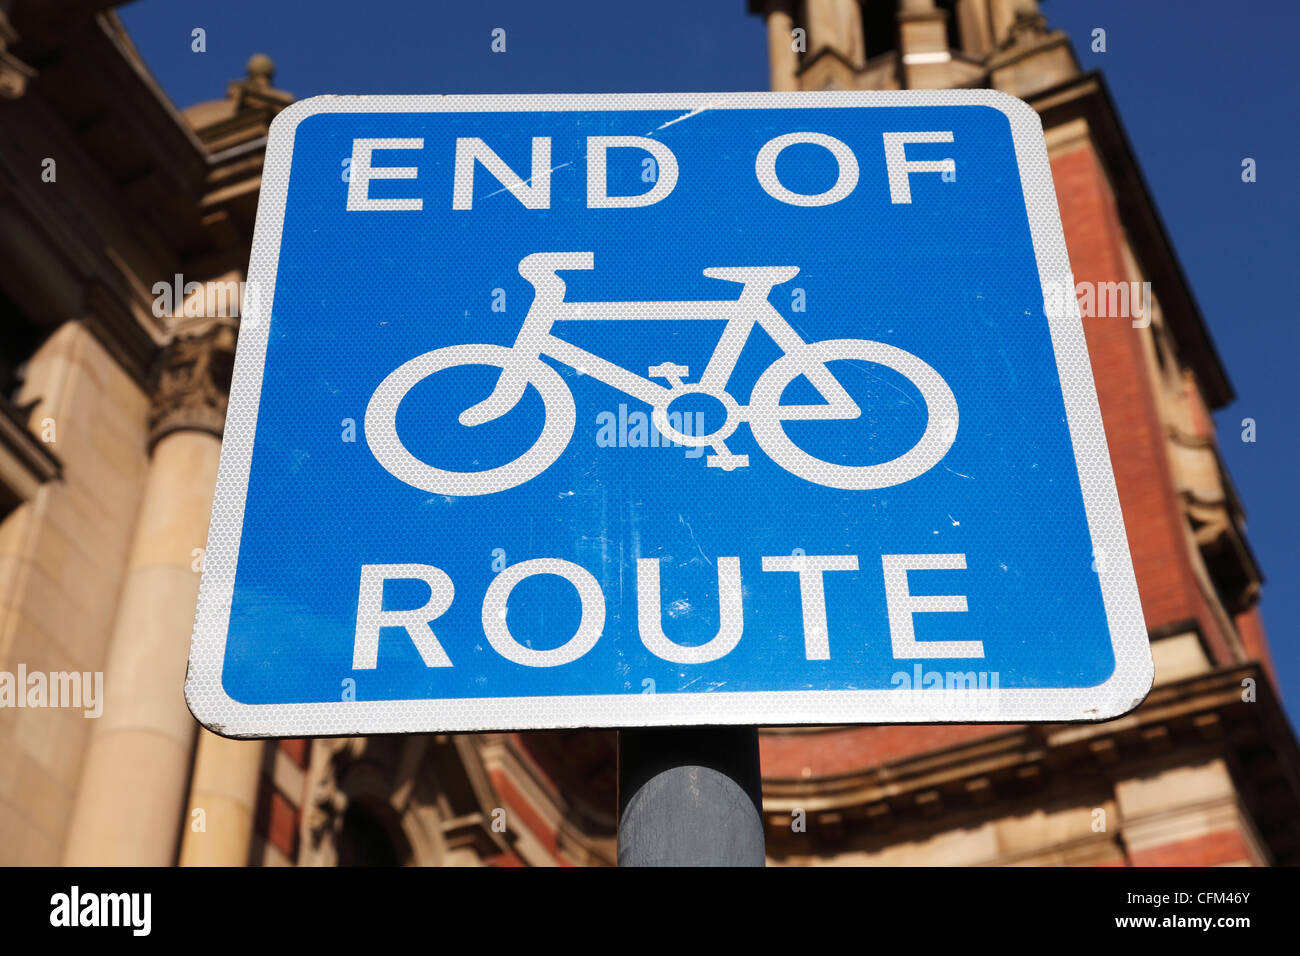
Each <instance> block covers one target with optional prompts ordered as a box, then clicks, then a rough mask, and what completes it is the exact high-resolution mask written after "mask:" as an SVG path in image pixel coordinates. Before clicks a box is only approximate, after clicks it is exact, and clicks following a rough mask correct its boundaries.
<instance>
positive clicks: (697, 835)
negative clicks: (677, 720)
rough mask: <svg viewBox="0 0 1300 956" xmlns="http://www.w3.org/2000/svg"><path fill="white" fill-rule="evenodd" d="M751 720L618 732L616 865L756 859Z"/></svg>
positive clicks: (759, 848)
mask: <svg viewBox="0 0 1300 956" xmlns="http://www.w3.org/2000/svg"><path fill="white" fill-rule="evenodd" d="M762 805H763V803H762V788H761V782H760V776H759V766H758V728H756V727H649V728H642V729H634V730H620V731H619V732H618V865H619V866H762V865H763V860H764V843H763V814H762Z"/></svg>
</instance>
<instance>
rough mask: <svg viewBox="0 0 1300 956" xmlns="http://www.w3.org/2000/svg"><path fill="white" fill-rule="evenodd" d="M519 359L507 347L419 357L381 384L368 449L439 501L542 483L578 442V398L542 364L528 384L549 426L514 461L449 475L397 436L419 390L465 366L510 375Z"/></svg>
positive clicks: (370, 416)
mask: <svg viewBox="0 0 1300 956" xmlns="http://www.w3.org/2000/svg"><path fill="white" fill-rule="evenodd" d="M518 360H519V357H518V356H517V355H516V354H515V353H514V352H513V351H512V350H511V349H508V348H506V347H504V346H501V345H480V344H470V345H450V346H448V347H446V348H441V349H435V350H434V351H432V352H425V353H424V354H423V355H417V356H416V357H415V358H413V359H411V360H410V361H409V362H406V363H405V364H403V365H400V366H398V367H397V368H396V369H394V370H393V371H392V372H391V373H389V375H388V377H387V378H385V379H384V380H383V381H382V382H380V383H379V387H378V388H377V389H375V393H374V395H372V396H371V397H370V402H369V404H368V405H367V406H366V443H367V444H369V445H370V453H371V454H372V455H374V456H375V460H376V461H378V462H379V464H381V465H383V467H384V469H385V470H386V471H387V472H388V473H389V474H391V475H392V476H393V477H394V478H396V479H398V480H399V481H403V482H405V483H406V484H408V485H410V486H411V487H412V488H419V489H421V490H423V491H431V492H433V493H434V494H439V495H490V494H494V493H495V492H498V491H505V490H506V489H508V488H514V487H516V486H518V485H522V484H523V483H524V482H526V481H530V480H531V479H533V478H536V477H537V476H538V475H540V474H541V473H542V472H544V471H545V470H546V469H547V468H549V467H550V466H551V465H552V464H554V463H555V460H556V459H557V458H559V457H560V455H561V454H562V453H563V452H564V449H565V448H566V447H567V446H568V444H569V439H571V438H572V437H573V427H574V424H575V422H576V420H577V416H576V413H575V410H574V406H573V393H572V392H570V391H569V387H568V386H567V385H565V384H564V379H562V378H560V376H559V373H557V372H556V371H555V369H553V368H551V367H550V366H549V365H547V364H546V363H545V362H543V361H541V360H540V359H534V360H533V363H532V365H531V366H530V368H529V369H528V383H529V384H530V385H532V386H533V387H534V388H535V389H537V391H538V393H539V394H540V395H541V396H542V404H543V406H544V407H545V411H546V422H545V424H544V425H543V426H542V433H541V434H540V435H538V436H537V440H536V441H535V442H534V443H533V445H532V447H531V448H529V449H528V451H526V452H524V454H522V455H520V456H519V457H518V458H516V459H515V460H514V461H512V462H509V463H508V464H505V465H501V466H499V467H497V468H487V469H484V470H483V471H448V470H446V469H443V468H435V467H434V466H433V465H430V464H428V463H427V462H423V461H421V460H420V459H418V458H416V457H415V456H414V455H412V454H411V453H410V452H409V451H407V450H406V446H405V445H403V444H402V439H401V438H400V437H398V434H397V409H398V407H399V406H400V405H401V404H402V399H404V398H405V397H406V394H407V392H409V391H410V390H411V389H412V388H413V387H414V386H415V385H416V384H418V383H419V382H422V381H424V379H426V378H428V377H429V376H430V375H434V374H436V373H438V372H441V371H444V370H446V369H450V368H455V367H457V366H460V365H491V366H495V367H497V368H500V369H502V370H503V371H504V369H505V368H506V366H507V363H513V362H517V361H518Z"/></svg>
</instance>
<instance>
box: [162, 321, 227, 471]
mask: <svg viewBox="0 0 1300 956" xmlns="http://www.w3.org/2000/svg"><path fill="white" fill-rule="evenodd" d="M236 338H237V333H236V331H235V327H234V326H233V325H231V324H226V323H219V324H215V325H213V326H211V327H210V328H208V329H207V331H205V332H202V333H200V334H198V335H191V336H185V337H184V338H177V339H175V340H173V341H172V343H171V344H170V345H168V346H167V347H166V348H165V349H164V350H163V353H162V357H161V360H160V362H159V366H158V374H157V384H156V386H155V388H154V393H153V407H152V408H151V409H150V414H149V444H150V446H151V447H152V446H153V445H155V444H157V443H158V440H159V439H161V438H162V437H163V436H164V435H167V434H170V433H171V432H174V431H181V430H185V429H193V430H198V431H207V432H211V433H212V434H214V435H217V436H218V437H220V435H221V431H222V428H223V426H224V425H225V421H226V404H227V402H228V401H229V398H230V376H231V373H232V372H233V370H234V362H235V340H236Z"/></svg>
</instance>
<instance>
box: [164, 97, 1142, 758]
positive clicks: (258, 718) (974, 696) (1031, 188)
mask: <svg viewBox="0 0 1300 956" xmlns="http://www.w3.org/2000/svg"><path fill="white" fill-rule="evenodd" d="M969 105H978V106H987V107H991V108H993V109H996V110H998V111H1000V112H1002V113H1003V114H1005V115H1006V117H1007V119H1008V120H1009V121H1010V125H1011V132H1012V136H1013V140H1014V143H1015V149H1016V156H1017V160H1018V162H1019V166H1020V177H1021V185H1022V187H1023V190H1024V195H1025V206H1026V210H1027V212H1028V216H1029V226H1030V232H1031V235H1032V238H1033V244H1034V253H1035V256H1036V257H1037V260H1038V270H1039V277H1040V279H1041V281H1042V284H1043V285H1044V287H1047V286H1048V284H1049V283H1054V286H1052V287H1054V288H1057V289H1073V288H1074V279H1073V275H1072V274H1071V271H1070V265H1069V257H1068V253H1067V251H1066V247H1065V237H1064V234H1063V233H1062V230H1061V224H1060V214H1059V212H1058V210H1057V203H1056V192H1055V189H1054V187H1053V184H1052V177H1051V167H1050V165H1049V162H1048V157H1047V148H1046V145H1045V142H1044V139H1043V132H1042V124H1041V121H1040V120H1039V117H1038V114H1037V113H1036V112H1035V111H1034V110H1033V108H1032V107H1030V106H1029V105H1028V104H1026V103H1025V102H1023V101H1022V100H1019V99H1016V98H1015V97H1013V96H1009V95H1008V94H1005V93H1002V92H999V91H996V90H987V89H971V90H902V91H889V92H883V91H827V92H798V93H636V94H545V95H522V94H521V95H503V96H316V97H312V98H310V99H305V100H299V101H298V102H296V103H294V104H292V105H291V106H289V107H288V108H287V109H285V110H284V111H283V112H282V113H280V115H279V116H278V117H277V118H276V119H275V121H274V122H273V123H272V124H271V130H270V134H269V136H268V140H267V147H266V161H265V166H264V170H263V176H262V188H261V196H260V198H259V201H258V208H257V224H256V227H255V230H254V235H253V252H252V258H251V261H250V263H249V271H248V287H249V288H250V289H256V290H257V291H258V295H257V296H256V297H250V298H249V301H248V302H247V303H246V307H247V308H246V310H245V311H244V313H243V318H242V319H241V327H240V332H239V345H238V348H237V353H236V357H235V369H234V376H233V380H232V384H231V391H230V396H231V400H230V411H229V412H228V413H227V418H226V426H225V437H224V439H223V442H222V448H221V464H220V469H219V472H218V477H217V488H216V494H215V496H214V500H213V510H212V522H211V525H210V527H209V532H208V547H207V550H206V552H205V554H204V563H203V578H202V583H201V585H200V589H199V600H198V609H197V613H196V615H195V627H194V635H193V639H192V641H191V644H190V659H189V669H188V672H187V675H186V680H185V700H186V703H187V704H188V705H189V708H190V711H191V713H192V714H193V715H194V717H195V718H196V719H197V720H198V721H199V722H200V723H201V724H202V725H203V726H205V727H207V728H208V729H209V730H211V731H213V732H215V733H218V734H220V735H222V736H226V737H237V738H255V737H303V736H338V735H350V734H380V733H437V732H454V731H478V730H494V731H505V730H540V729H561V728H577V727H593V728H594V727H637V726H674V725H700V726H702V725H713V724H750V725H763V726H783V725H800V724H809V725H828V724H902V723H1026V722H1052V723H1065V722H1077V721H1098V720H1108V719H1111V718H1114V717H1118V716H1121V715H1123V714H1126V713H1128V712H1129V711H1131V710H1133V709H1134V708H1136V707H1137V706H1138V705H1139V704H1140V703H1141V702H1142V700H1143V699H1144V698H1145V697H1146V695H1147V694H1148V693H1149V692H1150V689H1151V686H1152V681H1153V676H1154V671H1153V666H1152V661H1151V651H1150V645H1149V643H1148V639H1147V630H1146V624H1145V622H1144V620H1143V616H1142V606H1141V602H1140V600H1139V597H1138V590H1137V582H1136V579H1135V577H1134V574H1133V565H1132V558H1131V556H1130V553H1129V546H1128V539H1127V537H1126V536H1125V532H1124V523H1123V517H1122V515H1121V513H1120V507H1119V498H1118V494H1117V492H1116V488H1115V479H1114V473H1113V471H1112V469H1111V464H1110V454H1109V450H1108V447H1107V444H1106V436H1105V432H1104V430H1103V428H1102V420H1101V412H1100V409H1099V407H1098V404H1097V395H1096V389H1095V386H1094V383H1093V377H1092V368H1091V364H1090V362H1089V358H1088V351H1087V345H1086V343H1085V340H1084V334H1083V324H1082V320H1081V318H1080V315H1079V310H1078V304H1077V302H1076V301H1075V299H1074V297H1073V296H1072V295H1067V296H1064V297H1063V298H1064V299H1066V300H1067V301H1066V303H1065V304H1066V312H1065V314H1063V315H1057V316H1054V317H1051V318H1049V325H1050V328H1051V333H1052V344H1053V348H1054V351H1055V355H1056V364H1057V370H1058V374H1059V376H1060V381H1061V390H1062V395H1063V397H1064V403H1065V410H1066V416H1067V419H1068V423H1069V430H1070V437H1071V439H1072V441H1073V445H1074V449H1075V458H1076V465H1077V467H1078V474H1079V480H1080V485H1081V488H1082V492H1083V499H1084V508H1085V511H1086V513H1087V518H1088V526H1089V530H1090V531H1091V534H1092V542H1093V550H1094V554H1095V555H1097V561H1096V564H1095V567H1096V571H1097V574H1098V575H1099V577H1100V584H1101V592H1102V599H1103V601H1104V604H1105V609H1106V618H1107V622H1108V624H1109V627H1110V633H1111V641H1112V647H1113V650H1114V655H1115V670H1114V672H1113V673H1112V674H1111V676H1110V677H1109V678H1108V679H1107V680H1106V681H1105V682H1103V683H1101V684H1099V685H1096V686H1094V687H1073V688H999V689H988V690H975V691H969V690H940V689H930V690H903V689H878V690H820V691H814V690H798V691H736V692H701V693H656V694H644V693H641V692H640V689H639V688H637V689H635V690H634V691H631V692H629V693H627V694H601V695H584V696H546V697H488V698H448V699H439V700H401V701H376V700H363V701H344V700H339V701H333V702H325V703H321V702H309V703H291V704H246V703H241V702H239V701H236V700H234V699H233V698H231V697H230V696H229V695H228V694H227V693H226V692H225V689H224V687H223V686H222V682H221V672H222V667H223V663H224V660H225V647H226V636H227V627H228V624H229V620H230V609H231V602H232V599H233V595H234V580H235V569H236V567H237V565H238V560H239V544H240V540H241V529H242V526H243V517H244V503H245V499H246V496H247V492H248V477H249V470H250V466H251V462H252V452H253V440H254V435H255V432H256V427H257V422H256V413H257V409H258V408H259V401H260V395H261V387H262V372H263V367H264V362H265V358H266V349H267V341H268V338H269V333H270V321H269V319H270V316H269V315H263V314H260V313H259V312H258V311H257V310H258V308H259V307H266V308H269V305H270V303H273V302H274V301H275V282H276V277H277V273H278V263H279V254H280V239H281V234H282V231H283V226H284V213H285V204H286V200H287V197H288V188H289V174H290V167H291V164H292V156H293V145H294V136H295V132H296V130H297V127H298V124H299V123H301V122H302V121H303V120H304V119H306V118H307V117H309V116H314V115H316V114H318V113H384V112H394V113H439V112H533V111H563V110H621V111H626V110H661V111H662V110H677V109H680V110H682V112H683V118H685V117H686V116H688V115H689V114H691V113H694V112H703V111H704V110H707V109H770V108H789V107H800V108H810V107H812V108H845V107H862V106H868V107H910V106H969ZM250 410H251V413H250ZM918 663H919V664H921V665H922V667H923V668H926V662H924V661H911V660H907V661H899V662H898V665H899V670H900V671H903V672H906V673H908V674H909V675H910V674H911V673H912V671H913V667H914V665H915V664H918ZM971 663H972V664H973V663H974V661H972V662H971ZM927 670H928V669H927Z"/></svg>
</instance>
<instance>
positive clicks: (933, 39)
mask: <svg viewBox="0 0 1300 956" xmlns="http://www.w3.org/2000/svg"><path fill="white" fill-rule="evenodd" d="M898 39H899V53H900V55H901V57H902V64H903V85H904V86H906V87H907V88H908V89H911V90H924V89H942V88H944V87H948V86H952V85H953V84H952V78H951V75H950V72H949V68H948V64H949V62H950V61H951V60H952V54H951V53H950V52H949V50H948V14H947V12H946V11H944V10H940V9H938V8H937V7H936V6H935V3H934V0H903V5H902V7H901V8H900V9H899V11H898Z"/></svg>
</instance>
